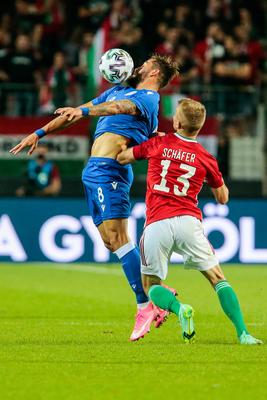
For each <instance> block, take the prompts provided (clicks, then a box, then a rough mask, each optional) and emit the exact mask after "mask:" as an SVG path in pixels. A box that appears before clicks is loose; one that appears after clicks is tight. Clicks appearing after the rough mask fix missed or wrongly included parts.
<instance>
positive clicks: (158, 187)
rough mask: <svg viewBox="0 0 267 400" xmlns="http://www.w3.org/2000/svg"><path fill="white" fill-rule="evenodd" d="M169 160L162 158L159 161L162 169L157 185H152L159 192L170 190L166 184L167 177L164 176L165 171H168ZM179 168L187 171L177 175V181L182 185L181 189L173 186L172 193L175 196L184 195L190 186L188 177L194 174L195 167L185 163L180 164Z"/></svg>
mask: <svg viewBox="0 0 267 400" xmlns="http://www.w3.org/2000/svg"><path fill="white" fill-rule="evenodd" d="M170 164H171V161H170V160H162V161H161V165H162V167H163V168H162V171H161V174H160V176H161V181H160V184H159V185H154V187H153V188H154V189H155V190H158V191H160V192H165V193H169V192H170V188H169V187H168V186H167V179H166V178H165V177H166V175H167V173H168V169H169V167H170ZM180 168H181V169H183V170H184V171H187V172H186V173H185V174H182V175H181V176H179V177H178V178H177V181H178V182H180V183H181V184H182V185H183V187H182V190H179V188H178V186H177V185H174V186H173V193H174V194H175V195H176V196H186V195H187V191H188V189H189V186H190V182H189V179H190V178H191V177H192V176H194V175H195V173H196V168H195V167H192V166H191V165H187V164H183V163H182V164H180Z"/></svg>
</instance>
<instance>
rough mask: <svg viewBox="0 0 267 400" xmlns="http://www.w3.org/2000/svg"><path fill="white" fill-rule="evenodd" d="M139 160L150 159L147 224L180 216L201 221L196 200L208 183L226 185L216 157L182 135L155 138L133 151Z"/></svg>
mask: <svg viewBox="0 0 267 400" xmlns="http://www.w3.org/2000/svg"><path fill="white" fill-rule="evenodd" d="M133 154H134V158H135V159H136V160H140V159H148V160H149V162H148V173H147V194H146V207H147V211H146V216H147V220H146V224H147V225H149V224H151V223H152V222H155V221H159V220H162V219H166V218H172V217H176V216H179V215H191V216H193V217H196V218H198V219H200V220H201V219H202V213H201V211H200V209H199V208H198V207H197V204H198V199H197V196H198V194H199V192H200V190H201V188H202V185H203V182H204V181H206V182H207V183H208V184H209V185H210V186H211V187H212V188H214V189H216V188H218V187H220V186H222V185H223V184H224V182H223V178H222V174H221V172H220V171H219V167H218V164H217V161H216V159H215V157H213V156H212V155H211V154H210V153H208V152H207V150H205V149H204V147H203V146H202V145H201V144H200V143H198V142H197V141H196V140H192V139H188V138H185V137H183V136H181V135H179V133H170V134H168V135H166V136H161V137H160V136H156V137H154V138H152V139H150V140H148V141H147V142H144V143H142V144H140V145H139V146H135V147H133Z"/></svg>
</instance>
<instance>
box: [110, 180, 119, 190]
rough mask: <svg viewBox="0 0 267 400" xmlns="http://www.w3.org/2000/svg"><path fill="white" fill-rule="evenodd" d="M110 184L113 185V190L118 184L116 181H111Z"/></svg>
mask: <svg viewBox="0 0 267 400" xmlns="http://www.w3.org/2000/svg"><path fill="white" fill-rule="evenodd" d="M111 186H112V187H113V189H114V190H116V189H117V186H118V182H112V183H111Z"/></svg>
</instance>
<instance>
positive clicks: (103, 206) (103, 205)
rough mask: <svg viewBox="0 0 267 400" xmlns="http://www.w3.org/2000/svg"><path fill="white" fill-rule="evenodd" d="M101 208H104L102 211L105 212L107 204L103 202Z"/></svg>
mask: <svg viewBox="0 0 267 400" xmlns="http://www.w3.org/2000/svg"><path fill="white" fill-rule="evenodd" d="M101 208H102V211H103V212H104V211H105V208H106V206H105V204H102V206H101Z"/></svg>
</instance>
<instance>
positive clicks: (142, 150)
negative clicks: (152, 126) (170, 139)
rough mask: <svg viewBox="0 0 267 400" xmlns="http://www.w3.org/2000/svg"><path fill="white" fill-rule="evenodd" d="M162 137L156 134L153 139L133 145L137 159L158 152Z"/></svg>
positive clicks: (148, 156) (146, 157)
mask: <svg viewBox="0 0 267 400" xmlns="http://www.w3.org/2000/svg"><path fill="white" fill-rule="evenodd" d="M159 139H160V137H159V136H155V137H153V138H152V139H149V140H147V141H146V142H143V143H141V144H139V145H138V146H134V147H133V155H134V158H135V159H136V160H143V159H148V158H150V157H152V156H154V155H155V154H156V152H157V151H158V149H159V144H160V143H159V142H160V140H159Z"/></svg>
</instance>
